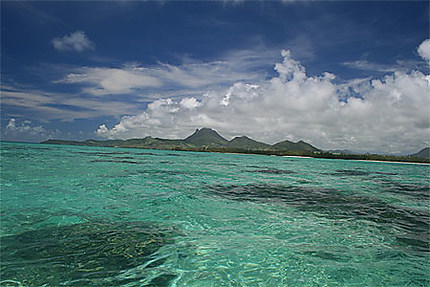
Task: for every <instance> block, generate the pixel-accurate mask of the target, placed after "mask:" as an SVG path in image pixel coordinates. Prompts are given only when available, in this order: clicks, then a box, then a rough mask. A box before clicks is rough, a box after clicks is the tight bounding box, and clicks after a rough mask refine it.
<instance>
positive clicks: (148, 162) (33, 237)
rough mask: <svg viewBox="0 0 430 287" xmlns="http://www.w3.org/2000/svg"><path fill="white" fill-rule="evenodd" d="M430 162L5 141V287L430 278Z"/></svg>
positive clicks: (383, 282) (381, 282)
mask: <svg viewBox="0 0 430 287" xmlns="http://www.w3.org/2000/svg"><path fill="white" fill-rule="evenodd" d="M429 181H430V166H429V165H418V164H399V163H376V162H360V161H344V160H326V159H308V158H283V157H274V156H259V155H234V154H216V153H193V152H175V151H157V150H139V149H120V148H95V147H74V146H55V145H40V144H20V143H2V146H1V226H0V227H1V228H0V232H1V234H0V235H1V274H0V275H1V276H0V278H1V284H0V285H1V286H61V285H66V286H428V285H430V276H429V270H430V250H429V246H430V239H429V230H430V225H429V224H430V223H429V219H430V211H429V196H430V182H429Z"/></svg>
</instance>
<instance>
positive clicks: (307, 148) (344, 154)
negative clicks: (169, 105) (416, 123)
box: [42, 128, 430, 163]
mask: <svg viewBox="0 0 430 287" xmlns="http://www.w3.org/2000/svg"><path fill="white" fill-rule="evenodd" d="M42 143H44V144H60V145H79V146H97V147H126V148H145V149H164V150H184V151H213V152H233V153H253V154H267V155H300V156H311V157H320V158H341V159H363V160H383V161H387V160H388V161H412V162H426V163H430V148H429V147H427V148H424V149H422V150H421V151H419V152H418V153H415V154H411V155H407V156H389V155H375V154H373V155H372V154H354V153H353V152H350V151H346V150H333V151H322V150H320V149H318V148H316V147H314V146H312V145H311V144H309V143H306V142H304V141H298V142H291V141H288V140H284V141H281V142H278V143H275V144H273V145H269V144H266V143H263V142H259V141H256V140H253V139H251V138H249V137H247V136H240V137H235V138H233V139H232V140H227V139H225V138H223V137H222V136H221V135H220V134H219V133H218V132H216V131H215V130H213V129H210V128H201V129H196V130H195V132H194V133H193V134H192V135H190V136H189V137H187V138H185V139H162V138H153V137H150V136H147V137H145V138H140V139H127V140H86V141H68V140H51V139H49V140H47V141H44V142H42Z"/></svg>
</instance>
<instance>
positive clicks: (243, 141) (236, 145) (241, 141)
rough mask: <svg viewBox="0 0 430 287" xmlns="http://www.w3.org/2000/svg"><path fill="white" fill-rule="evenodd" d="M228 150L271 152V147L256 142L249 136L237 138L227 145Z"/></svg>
mask: <svg viewBox="0 0 430 287" xmlns="http://www.w3.org/2000/svg"><path fill="white" fill-rule="evenodd" d="M227 147H228V148H233V149H244V150H269V149H271V147H270V145H268V144H265V143H262V142H258V141H255V140H253V139H250V138H248V137H247V136H241V137H235V138H234V139H232V140H231V141H229V142H228V144H227Z"/></svg>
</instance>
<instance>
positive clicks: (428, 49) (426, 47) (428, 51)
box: [418, 39, 430, 61]
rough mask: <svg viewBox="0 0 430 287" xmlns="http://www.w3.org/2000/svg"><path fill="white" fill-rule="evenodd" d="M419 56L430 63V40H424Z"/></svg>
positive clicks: (419, 49) (419, 48)
mask: <svg viewBox="0 0 430 287" xmlns="http://www.w3.org/2000/svg"><path fill="white" fill-rule="evenodd" d="M418 54H419V55H420V56H421V57H422V58H423V59H425V60H427V61H430V39H426V40H424V41H423V42H422V43H421V45H420V46H419V47H418Z"/></svg>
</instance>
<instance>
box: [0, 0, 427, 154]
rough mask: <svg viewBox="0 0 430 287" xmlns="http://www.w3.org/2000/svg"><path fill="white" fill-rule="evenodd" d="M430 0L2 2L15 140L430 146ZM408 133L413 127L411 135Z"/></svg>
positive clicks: (400, 149)
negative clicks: (212, 132)
mask: <svg viewBox="0 0 430 287" xmlns="http://www.w3.org/2000/svg"><path fill="white" fill-rule="evenodd" d="M428 11H429V3H428V2H427V1H407V2H402V1H382V2H371V1H284V2H283V1H279V2H278V1H270V2H263V1H252V2H246V1H218V2H203V1H148V2H143V1H107V2H103V1H95V2H86V1H80V2H72V1H52V2H51V1H43V2H37V1H31V2H25V1H13V2H12V1H2V2H1V55H2V58H1V75H2V87H1V89H2V102H1V127H2V133H1V136H2V139H3V140H20V141H40V140H44V139H47V138H62V139H78V140H82V139H88V138H99V139H103V138H130V137H144V136H147V135H151V136H161V137H167V138H175V137H179V138H182V137H185V136H187V135H188V134H190V133H191V132H192V131H193V130H194V129H195V128H199V127H203V126H206V127H212V128H215V129H217V130H218V131H219V132H220V133H221V134H222V135H224V136H225V137H227V138H231V137H233V136H236V135H242V134H246V135H249V136H251V137H253V138H255V139H257V140H261V141H265V142H269V143H273V142H276V141H280V140H284V139H290V140H306V141H309V142H311V143H313V144H315V145H317V146H318V147H321V148H349V149H354V150H361V151H371V152H381V151H385V152H390V153H405V152H414V151H416V150H417V149H420V148H421V147H425V146H428V145H429V144H430V143H429V135H430V129H429V118H428V111H429V91H430V89H429V85H428V83H429V77H428V75H429V67H428V60H429V59H428V58H426V57H428V54H429V53H430V52H429V51H428V50H429V49H430V48H429V45H430V44H428V43H429V42H426V40H427V39H428V38H429V12H428ZM399 135H402V136H399Z"/></svg>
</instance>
